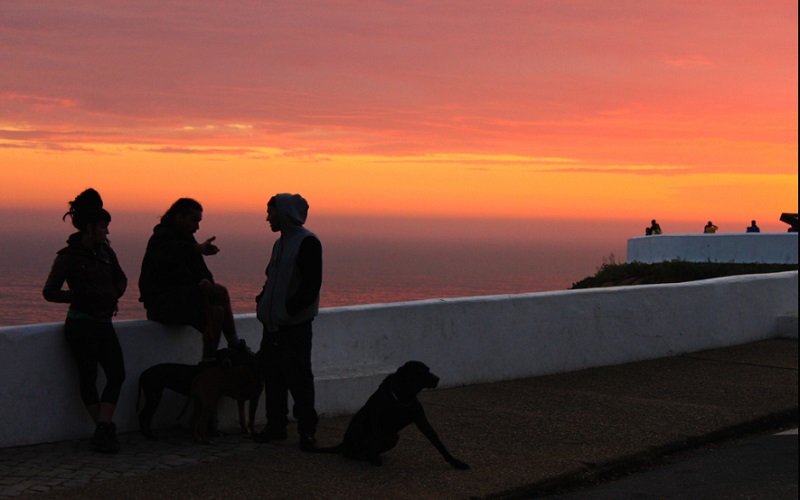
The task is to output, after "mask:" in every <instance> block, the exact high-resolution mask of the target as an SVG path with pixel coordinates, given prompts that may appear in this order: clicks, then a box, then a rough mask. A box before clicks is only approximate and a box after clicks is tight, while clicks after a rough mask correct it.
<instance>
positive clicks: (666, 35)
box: [0, 0, 798, 230]
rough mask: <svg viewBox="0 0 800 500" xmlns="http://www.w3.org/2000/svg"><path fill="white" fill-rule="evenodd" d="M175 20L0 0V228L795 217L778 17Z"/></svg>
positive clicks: (305, 15)
mask: <svg viewBox="0 0 800 500" xmlns="http://www.w3.org/2000/svg"><path fill="white" fill-rule="evenodd" d="M176 4H178V3H177V2H162V1H160V0H159V1H155V0H137V1H115V2H103V3H100V2H95V1H93V0H86V1H71V2H63V1H61V0H52V1H39V2H29V1H26V0H4V1H3V2H0V68H2V71H0V168H1V169H2V171H0V208H2V209H22V210H24V209H26V208H33V207H35V208H45V209H49V208H51V207H52V209H53V210H55V211H59V210H61V209H63V208H64V207H65V204H66V202H67V201H68V200H69V199H71V198H72V197H74V195H75V194H77V193H78V192H79V191H80V190H82V189H84V188H85V187H87V186H93V187H95V188H97V189H98V190H99V191H100V192H101V194H102V195H103V196H104V198H105V200H106V205H107V206H108V207H109V209H111V210H112V212H113V210H145V211H155V212H163V210H164V209H166V207H167V206H168V205H169V204H170V203H171V202H172V201H174V199H176V198H178V197H181V196H191V197H195V198H197V199H199V200H200V201H201V202H202V203H203V204H204V205H205V206H206V208H207V209H209V210H210V209H211V208H213V209H214V210H218V211H223V210H225V211H263V207H264V205H265V203H266V200H267V199H268V198H269V197H270V196H271V195H272V194H274V193H277V192H286V191H290V192H301V193H302V194H303V195H304V196H306V198H308V199H309V201H310V203H311V206H312V211H318V213H324V214H326V215H337V214H339V215H346V214H353V213H359V214H365V215H377V216H382V215H383V216H386V215H414V216H419V215H423V216H465V217H523V218H524V217H570V218H596V219H612V220H613V219H623V218H624V219H637V218H641V219H642V220H643V221H644V222H647V221H649V219H651V218H653V217H656V218H659V220H662V221H663V220H703V221H705V220H706V219H714V220H715V221H716V220H720V221H725V220H729V221H736V223H737V226H736V228H737V230H739V229H740V228H739V226H741V224H740V223H739V221H745V222H748V221H749V220H750V219H752V218H755V219H758V220H759V221H760V222H761V221H763V222H761V225H762V228H764V229H767V230H769V229H773V230H785V225H783V224H782V223H780V222H778V221H777V217H778V215H779V214H780V213H781V212H786V211H797V198H798V181H797V171H798V169H797V120H798V116H797V109H798V103H797V88H798V79H797V56H798V53H797V52H798V51H797V42H798V37H797V33H798V29H797V28H798V23H797V18H798V12H797V10H798V8H797V2H796V1H794V0H792V1H789V0H779V1H772V0H765V1H761V2H738V1H737V2H718V1H713V2H712V1H696V0H692V1H670V2H641V1H633V0H631V1H616V0H609V1H605V2H597V1H596V0H575V1H569V0H568V1H545V0H538V1H528V0H520V1H505V0H497V1H492V2H486V1H484V0H474V1H473V0H461V1H459V2H438V1H429V0H425V1H363V2H362V1H347V0H342V1H302V0H301V1H292V2H272V1H264V2H233V3H229V2H218V1H213V2H212V1H210V0H197V1H195V2H187V3H183V2H181V3H180V5H176ZM59 213H60V212H59ZM642 227H643V226H642Z"/></svg>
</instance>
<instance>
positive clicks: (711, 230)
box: [703, 221, 719, 234]
mask: <svg viewBox="0 0 800 500" xmlns="http://www.w3.org/2000/svg"><path fill="white" fill-rule="evenodd" d="M717 229H719V228H718V227H717V226H715V225H714V223H713V222H711V221H708V224H706V227H704V228H703V233H705V234H714V233H716V232H717Z"/></svg>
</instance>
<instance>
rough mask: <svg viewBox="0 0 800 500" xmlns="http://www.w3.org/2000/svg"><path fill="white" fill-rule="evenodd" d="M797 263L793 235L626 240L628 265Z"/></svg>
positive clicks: (795, 236) (716, 235)
mask: <svg viewBox="0 0 800 500" xmlns="http://www.w3.org/2000/svg"><path fill="white" fill-rule="evenodd" d="M671 260H685V261H688V262H739V263H753V262H758V263H769V264H797V233H721V234H660V235H656V236H639V237H636V238H631V239H629V240H628V257H627V261H628V262H643V263H652V262H665V261H671Z"/></svg>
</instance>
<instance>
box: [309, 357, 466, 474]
mask: <svg viewBox="0 0 800 500" xmlns="http://www.w3.org/2000/svg"><path fill="white" fill-rule="evenodd" d="M438 384H439V377H437V376H436V375H434V374H433V373H431V371H430V369H429V368H428V367H427V366H426V365H425V364H424V363H422V362H420V361H409V362H407V363H406V364H404V365H403V366H401V367H400V368H398V369H397V371H396V372H395V373H393V374H391V375H389V376H387V377H386V378H385V379H384V380H383V382H382V383H381V385H380V387H378V390H376V391H375V392H374V393H373V394H372V396H370V398H369V399H368V400H367V402H366V404H365V405H364V406H363V407H362V408H361V409H360V410H358V412H357V413H356V414H355V415H354V416H353V418H352V419H351V420H350V423H349V425H348V426H347V430H346V431H345V433H344V438H343V440H342V442H341V444H339V445H337V446H333V447H330V448H313V449H311V450H309V451H312V452H320V453H340V454H342V455H343V456H345V457H347V458H351V459H356V460H366V461H368V462H370V463H371V464H373V465H381V464H382V461H381V457H380V455H381V453H383V452H385V451H388V450H391V449H392V448H394V447H395V445H397V442H398V441H399V440H400V435H399V432H400V430H401V429H403V428H404V427H406V426H408V425H409V424H412V423H413V424H416V426H417V428H418V429H419V430H420V431H421V432H422V433H423V434H424V435H425V437H427V438H428V440H429V441H430V442H431V444H432V445H433V446H434V447H435V448H436V449H437V450H438V451H439V453H441V454H442V456H443V457H444V459H445V460H446V461H447V462H448V463H449V464H450V465H452V466H453V467H455V468H456V469H469V466H468V465H467V464H465V463H464V462H462V461H460V460H458V459H457V458H455V457H454V456H453V455H451V454H450V452H449V451H447V448H445V446H444V444H442V441H441V440H440V439H439V437H438V436H437V435H436V432H435V431H434V430H433V427H432V426H431V424H430V423H429V422H428V418H427V417H426V416H425V410H424V409H423V407H422V404H420V402H419V400H418V399H417V394H419V392H420V391H421V390H422V389H433V388H436V386H437V385H438Z"/></svg>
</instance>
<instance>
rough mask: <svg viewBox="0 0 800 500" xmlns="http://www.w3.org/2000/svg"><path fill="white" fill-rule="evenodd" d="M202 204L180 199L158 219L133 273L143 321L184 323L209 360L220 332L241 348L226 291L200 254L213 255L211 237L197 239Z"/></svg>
mask: <svg viewBox="0 0 800 500" xmlns="http://www.w3.org/2000/svg"><path fill="white" fill-rule="evenodd" d="M201 220H203V207H202V205H200V203H198V202H197V201H195V200H193V199H191V198H181V199H179V200H178V201H176V202H175V203H173V204H172V206H171V207H170V208H169V210H167V212H166V213H165V214H164V215H163V216H162V217H161V222H160V223H159V224H158V225H157V226H156V227H154V228H153V235H152V236H151V237H150V241H148V242H147V250H146V251H145V254H144V259H143V260H142V271H141V274H140V276H139V292H140V294H141V296H140V297H139V301H140V302H142V303H144V307H145V309H146V310H147V319H150V320H154V321H158V322H159V323H164V324H168V325H190V326H192V327H194V328H195V329H197V330H199V331H200V332H201V333H202V334H203V359H204V360H208V359H213V357H214V352H215V351H216V349H217V347H218V346H219V341H220V338H221V336H222V335H223V334H224V335H225V338H226V339H227V340H228V346H229V347H237V348H245V346H244V343H243V342H240V341H239V337H238V336H237V334H236V324H235V323H234V321H233V311H232V310H231V300H230V296H229V295H228V290H227V288H225V287H224V286H222V285H220V284H218V283H215V282H214V276H213V275H212V274H211V271H210V270H209V269H208V266H206V262H205V259H204V256H206V255H216V254H217V253H218V252H219V248H217V246H216V245H214V244H213V241H214V239H215V237H214V236H212V237H211V238H208V239H207V240H205V241H204V242H202V243H198V242H197V240H196V239H195V237H194V233H195V232H197V230H198V229H200V221H201Z"/></svg>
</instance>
